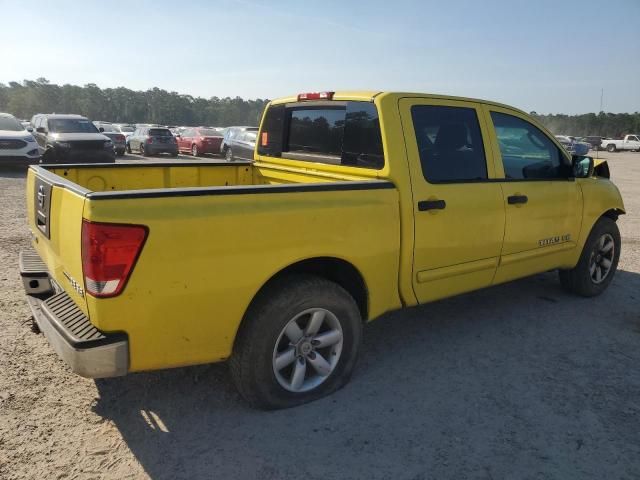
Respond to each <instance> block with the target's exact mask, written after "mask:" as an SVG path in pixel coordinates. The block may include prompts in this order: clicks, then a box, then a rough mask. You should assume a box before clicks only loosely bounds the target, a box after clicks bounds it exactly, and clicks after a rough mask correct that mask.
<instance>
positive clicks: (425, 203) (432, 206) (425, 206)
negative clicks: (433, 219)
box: [418, 200, 447, 212]
mask: <svg viewBox="0 0 640 480" xmlns="http://www.w3.org/2000/svg"><path fill="white" fill-rule="evenodd" d="M446 206H447V203H446V202H445V201H444V200H422V201H420V202H418V210H419V211H421V212H425V211H427V210H444V208H445V207H446Z"/></svg>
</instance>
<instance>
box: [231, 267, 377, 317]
mask: <svg viewBox="0 0 640 480" xmlns="http://www.w3.org/2000/svg"><path fill="white" fill-rule="evenodd" d="M295 274H309V275H315V276H318V277H321V278H324V279H326V280H329V281H331V282H334V283H336V284H338V285H340V286H341V287H342V288H344V289H345V290H346V291H347V292H348V293H349V295H351V296H352V297H353V299H354V300H355V302H356V305H357V306H358V310H360V315H361V317H362V320H363V321H366V320H367V319H368V318H369V291H368V289H367V284H366V282H365V280H364V277H363V275H362V273H361V272H360V270H358V269H357V268H356V267H355V266H354V265H353V264H352V263H350V262H348V261H346V260H344V259H341V258H337V257H314V258H308V259H305V260H300V261H297V262H295V263H292V264H291V265H288V266H287V267H284V268H282V269H281V270H279V271H278V272H277V273H275V274H274V275H272V276H271V278H269V280H267V281H266V282H265V283H264V285H262V287H260V289H259V290H258V291H257V292H256V294H255V295H254V296H253V299H252V300H251V302H250V303H249V306H248V307H247V309H246V311H245V315H244V316H245V317H246V314H247V312H248V311H249V310H250V309H251V306H252V305H253V304H254V303H255V302H256V300H257V299H259V298H260V297H261V296H262V295H264V294H265V292H267V291H268V290H269V289H270V288H271V287H272V286H273V285H274V284H276V283H277V282H279V281H280V280H281V279H282V278H284V277H286V276H287V275H295ZM243 322H244V318H243Z"/></svg>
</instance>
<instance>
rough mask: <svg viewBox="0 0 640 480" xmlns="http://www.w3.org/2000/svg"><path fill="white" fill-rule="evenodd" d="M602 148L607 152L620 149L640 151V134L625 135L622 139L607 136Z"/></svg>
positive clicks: (601, 145)
mask: <svg viewBox="0 0 640 480" xmlns="http://www.w3.org/2000/svg"><path fill="white" fill-rule="evenodd" d="M600 148H602V149H604V150H606V151H607V152H616V151H618V150H635V151H636V152H640V135H637V134H632V135H625V136H624V138H623V139H622V140H614V139H612V138H606V139H604V140H602V143H601V144H600Z"/></svg>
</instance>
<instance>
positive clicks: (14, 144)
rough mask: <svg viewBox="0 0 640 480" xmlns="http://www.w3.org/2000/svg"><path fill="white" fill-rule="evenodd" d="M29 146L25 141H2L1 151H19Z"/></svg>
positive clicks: (0, 144) (0, 141)
mask: <svg viewBox="0 0 640 480" xmlns="http://www.w3.org/2000/svg"><path fill="white" fill-rule="evenodd" d="M26 146H27V142H25V141H24V140H13V139H10V140H0V149H2V150H18V149H20V148H24V147H26Z"/></svg>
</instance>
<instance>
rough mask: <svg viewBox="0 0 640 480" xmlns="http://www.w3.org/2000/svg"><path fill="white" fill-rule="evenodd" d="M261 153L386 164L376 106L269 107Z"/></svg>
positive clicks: (354, 163) (372, 165) (337, 162)
mask: <svg viewBox="0 0 640 480" xmlns="http://www.w3.org/2000/svg"><path fill="white" fill-rule="evenodd" d="M258 139H259V142H258V154H259V155H267V156H271V157H286V158H292V159H295V160H302V161H310V162H318V163H328V164H333V165H345V166H347V165H348V166H355V167H364V168H376V169H380V168H382V167H383V166H384V154H383V149H382V136H381V134H380V124H379V120H378V111H377V109H376V106H375V105H374V104H373V103H370V102H332V103H330V104H327V103H326V102H324V103H323V104H322V105H317V104H316V105H314V104H309V105H308V106H307V105H304V104H303V105H301V104H296V105H294V106H291V107H287V106H285V105H274V106H272V107H269V109H268V110H267V114H266V116H265V118H264V120H263V124H262V130H261V132H260V134H259V137H258Z"/></svg>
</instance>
